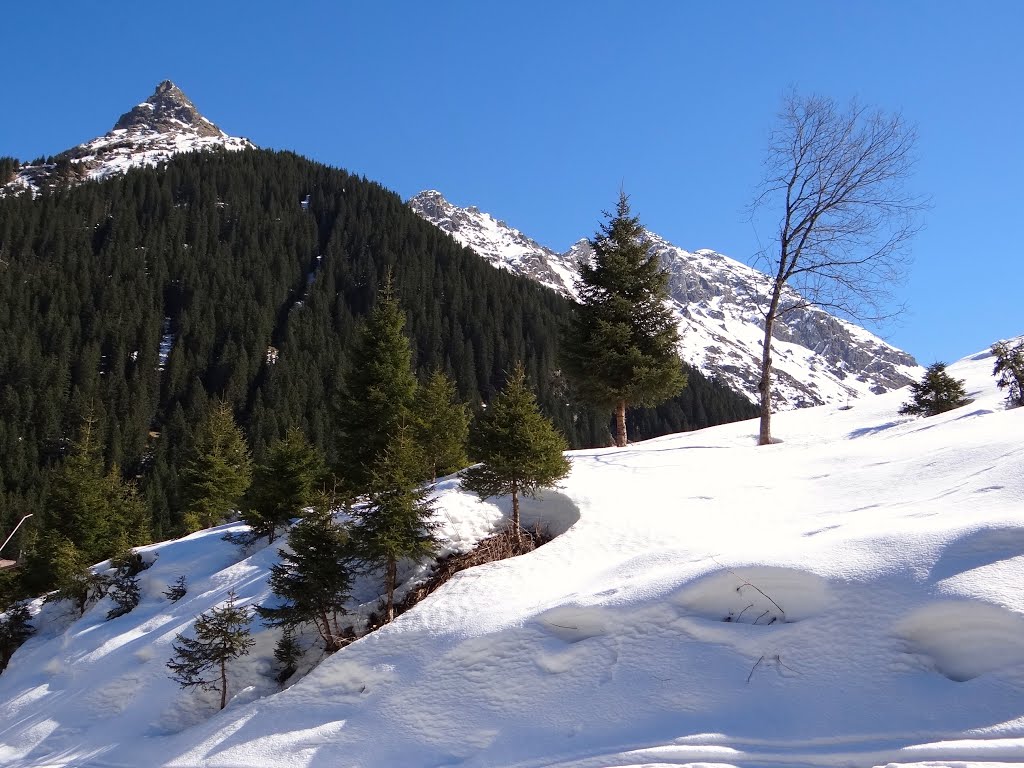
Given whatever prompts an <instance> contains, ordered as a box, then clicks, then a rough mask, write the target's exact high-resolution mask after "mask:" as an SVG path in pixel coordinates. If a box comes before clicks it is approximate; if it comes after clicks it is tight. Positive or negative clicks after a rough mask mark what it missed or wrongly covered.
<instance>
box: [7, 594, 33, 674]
mask: <svg viewBox="0 0 1024 768" xmlns="http://www.w3.org/2000/svg"><path fill="white" fill-rule="evenodd" d="M31 620H32V614H31V613H30V612H29V609H28V604H27V603H25V602H24V601H19V602H16V603H14V604H13V605H11V606H10V607H8V609H7V611H6V613H4V615H3V618H0V672H3V671H4V670H5V669H7V665H8V664H9V663H10V662H11V657H12V656H13V655H14V652H15V651H16V650H18V648H20V647H21V646H22V644H23V643H24V642H25V641H26V640H28V639H29V638H30V637H31V636H32V634H33V633H34V632H35V628H34V627H33V626H32V624H31Z"/></svg>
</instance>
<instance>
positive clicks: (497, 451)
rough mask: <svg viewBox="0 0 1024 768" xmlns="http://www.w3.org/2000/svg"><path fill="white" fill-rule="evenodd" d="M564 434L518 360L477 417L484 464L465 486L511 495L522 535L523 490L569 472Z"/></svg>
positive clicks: (477, 452) (469, 473) (485, 494)
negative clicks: (540, 406)
mask: <svg viewBox="0 0 1024 768" xmlns="http://www.w3.org/2000/svg"><path fill="white" fill-rule="evenodd" d="M567 448H568V446H567V445H566V442H565V438H563V437H562V436H561V435H560V434H559V433H558V432H557V431H556V430H555V428H554V427H553V426H552V424H551V422H550V421H548V420H547V419H546V418H544V416H542V415H541V413H540V411H539V410H538V408H537V401H536V398H535V397H534V395H533V392H531V391H530V389H529V387H527V385H526V372H525V370H524V369H523V366H522V364H521V363H517V364H516V367H515V369H514V370H513V372H512V375H511V376H510V377H509V380H508V382H507V383H506V384H505V388H504V389H503V390H502V391H501V392H500V393H499V394H498V396H497V397H496V398H495V399H494V401H493V402H492V403H491V404H490V406H489V407H488V408H487V410H486V411H485V412H484V413H483V414H482V415H481V416H480V417H479V418H478V419H477V421H476V422H475V423H474V425H473V429H472V430H471V432H470V449H471V451H472V457H473V458H475V459H477V460H478V461H480V462H481V463H480V464H478V465H476V466H473V467H470V468H469V469H467V470H466V471H465V472H463V473H462V487H463V488H465V489H466V490H468V491H472V492H473V493H476V494H477V495H478V496H479V497H480V498H481V499H486V498H489V497H491V496H504V495H506V494H511V496H512V523H511V525H512V533H513V536H514V538H515V540H516V542H517V543H521V541H522V534H521V526H520V521H519V494H523V495H525V496H530V497H533V496H535V495H536V493H537V491H539V490H540V489H541V488H546V487H549V486H552V485H554V484H555V483H557V482H558V481H559V480H561V479H562V478H563V477H565V476H566V475H568V474H569V470H570V469H571V466H570V464H569V461H568V459H566V458H565V456H564V455H563V454H564V452H565V451H566V450H567Z"/></svg>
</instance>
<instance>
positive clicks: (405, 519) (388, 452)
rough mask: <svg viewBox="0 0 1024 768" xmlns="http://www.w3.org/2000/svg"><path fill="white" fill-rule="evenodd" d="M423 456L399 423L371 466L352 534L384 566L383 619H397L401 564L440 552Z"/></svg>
mask: <svg viewBox="0 0 1024 768" xmlns="http://www.w3.org/2000/svg"><path fill="white" fill-rule="evenodd" d="M422 468H423V463H422V456H421V454H420V449H419V446H418V445H417V444H416V442H415V441H414V440H413V437H412V434H411V430H410V429H409V428H407V427H404V426H403V427H401V428H400V429H399V430H398V432H397V434H396V435H395V436H394V438H393V439H392V441H391V443H390V445H388V446H387V447H386V448H385V450H384V453H383V454H382V455H381V456H380V458H378V460H377V463H376V465H375V466H374V468H373V473H372V475H371V481H370V492H369V497H368V501H367V503H366V505H365V506H364V507H363V508H362V509H360V510H359V511H358V513H357V515H358V525H357V526H356V528H355V531H354V533H353V535H354V537H355V538H356V542H357V543H356V546H357V549H358V551H359V554H360V557H361V558H362V559H363V560H365V561H366V562H368V563H370V564H372V565H375V566H377V567H380V568H382V569H383V570H384V593H385V605H384V614H385V621H392V620H393V619H394V618H395V601H394V597H395V587H396V586H397V581H398V563H399V561H401V560H406V559H407V560H413V561H420V560H423V559H425V558H428V557H431V556H432V555H433V554H434V552H435V551H436V550H437V539H436V537H435V535H434V530H435V528H436V523H435V522H434V521H433V513H434V506H433V502H432V501H431V500H430V498H429V495H430V489H429V488H428V487H427V486H425V485H421V483H420V481H421V479H422Z"/></svg>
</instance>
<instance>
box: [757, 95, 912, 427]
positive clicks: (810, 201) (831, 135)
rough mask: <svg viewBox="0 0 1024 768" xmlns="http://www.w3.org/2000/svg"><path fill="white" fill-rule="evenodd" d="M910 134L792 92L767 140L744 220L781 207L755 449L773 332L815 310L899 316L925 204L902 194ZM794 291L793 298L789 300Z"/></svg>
mask: <svg viewBox="0 0 1024 768" xmlns="http://www.w3.org/2000/svg"><path fill="white" fill-rule="evenodd" d="M916 141H917V135H916V133H915V131H914V129H913V128H912V127H911V126H908V125H907V123H906V122H905V121H904V119H903V117H902V116H900V115H899V114H891V115H890V114H886V113H884V112H882V111H879V110H872V109H869V108H868V107H866V106H864V105H862V104H859V103H857V102H856V101H853V102H851V103H850V104H849V106H848V107H846V108H845V109H842V108H840V107H838V106H837V105H836V104H835V102H833V101H832V100H831V99H827V98H823V97H819V96H801V95H799V94H797V93H795V92H793V93H790V94H789V95H788V96H787V97H786V99H785V100H784V102H783V108H782V111H781V113H780V115H779V124H778V127H777V128H776V130H775V132H774V133H773V134H772V137H771V140H770V142H769V146H768V156H767V159H766V162H765V176H764V179H763V181H762V184H761V189H760V191H759V192H758V193H757V195H756V196H755V197H754V202H753V203H752V205H751V213H752V214H754V213H756V212H758V211H765V210H774V209H775V208H776V207H779V208H781V213H780V215H779V218H778V225H777V227H778V229H777V238H778V252H777V254H776V256H775V257H774V258H773V259H772V260H771V262H770V266H771V269H770V270H769V275H772V274H774V277H773V278H772V280H771V283H770V288H769V293H768V295H767V296H766V297H764V298H765V299H766V309H765V310H764V316H765V335H764V346H763V350H762V359H761V381H760V383H759V385H758V389H759V391H760V395H761V429H760V436H759V444H760V445H767V444H769V443H770V442H771V381H772V357H771V343H772V331H773V330H774V325H775V321H776V320H777V319H778V318H780V317H782V316H784V315H785V314H788V313H790V312H793V311H796V310H799V309H807V308H809V307H820V308H823V309H829V310H831V311H835V312H839V313H841V314H843V315H847V316H849V317H852V318H855V319H858V320H881V319H886V318H889V317H892V316H893V315H895V314H898V313H899V311H900V310H901V307H897V308H895V309H894V308H893V295H892V291H893V289H894V288H895V286H897V285H898V284H899V283H900V282H901V279H902V277H903V275H904V273H905V271H906V268H907V265H908V264H909V256H908V253H907V247H908V245H909V243H910V240H911V238H913V236H914V235H915V234H917V232H918V230H919V229H920V227H921V224H920V215H921V213H922V212H923V210H924V209H925V208H926V207H927V204H926V202H925V200H923V199H922V198H920V197H917V196H915V195H914V194H912V193H911V192H909V191H908V190H907V189H906V187H905V186H904V185H905V183H906V181H907V179H908V178H909V177H910V175H911V172H912V170H913V167H914V162H915V157H914V146H915V144H916ZM794 291H795V293H794Z"/></svg>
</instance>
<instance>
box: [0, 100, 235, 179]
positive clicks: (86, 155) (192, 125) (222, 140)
mask: <svg viewBox="0 0 1024 768" xmlns="http://www.w3.org/2000/svg"><path fill="white" fill-rule="evenodd" d="M254 147H255V145H254V144H253V143H252V142H250V141H249V140H248V139H243V138H237V137H234V136H228V135H227V134H226V133H224V131H222V130H221V129H220V128H218V127H217V126H216V125H214V124H213V123H212V122H210V121H209V120H207V119H206V118H205V117H203V116H202V115H201V114H200V113H199V111H198V110H197V109H196V107H195V105H194V104H193V103H192V102H191V101H190V100H189V98H188V97H187V96H186V95H185V94H184V93H182V91H181V89H180V88H178V86H176V85H175V84H174V83H172V82H171V81H170V80H164V81H163V82H162V83H160V85H158V86H157V87H156V91H155V92H154V93H153V95H152V96H150V97H149V98H148V99H146V100H145V101H144V102H142V103H141V104H138V105H136V106H135V107H133V108H132V109H131V110H129V111H128V112H125V113H124V114H123V115H121V117H120V118H119V119H118V121H117V123H116V124H115V125H114V127H113V128H112V129H110V131H108V132H107V133H106V134H104V135H103V136H100V137H98V138H95V139H92V140H91V141H87V142H85V143H83V144H79V145H78V146H75V147H72V148H71V149H68V150H65V151H64V152H61V153H60V154H59V155H56V156H54V157H53V158H50V159H49V160H48V161H47V162H43V163H37V164H34V165H29V164H26V165H23V166H22V167H21V168H20V169H19V170H18V172H17V174H16V175H15V177H14V179H13V181H11V182H10V183H8V184H7V185H6V186H5V187H3V188H0V193H2V192H16V191H18V190H22V189H26V188H27V189H31V190H38V189H40V188H41V187H46V186H53V185H57V184H66V183H74V182H76V181H85V180H87V179H104V178H107V177H108V176H113V175H116V174H119V173H124V172H125V171H127V170H128V169H129V168H137V167H140V166H147V165H156V164H158V163H161V162H163V161H165V160H167V159H168V158H169V157H171V155H174V154H177V153H178V152H194V151H196V150H203V149H218V148H219V149H227V150H239V149H248V148H254Z"/></svg>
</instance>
